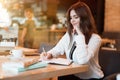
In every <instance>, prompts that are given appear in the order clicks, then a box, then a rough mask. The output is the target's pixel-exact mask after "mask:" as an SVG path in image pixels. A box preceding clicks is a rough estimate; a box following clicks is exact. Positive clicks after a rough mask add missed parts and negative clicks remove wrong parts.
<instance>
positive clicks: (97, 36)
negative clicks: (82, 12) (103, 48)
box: [92, 33, 101, 40]
mask: <svg viewBox="0 0 120 80" xmlns="http://www.w3.org/2000/svg"><path fill="white" fill-rule="evenodd" d="M92 37H93V38H97V39H99V40H101V36H100V35H99V34H96V33H93V34H92Z"/></svg>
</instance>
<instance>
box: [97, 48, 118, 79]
mask: <svg viewBox="0 0 120 80" xmlns="http://www.w3.org/2000/svg"><path fill="white" fill-rule="evenodd" d="M99 64H100V66H101V69H102V70H103V73H104V79H105V80H106V78H108V77H109V78H110V77H111V76H112V78H113V76H114V77H115V75H113V74H117V73H120V51H111V50H100V52H99ZM108 80H109V79H108ZM110 80H111V79H110ZM113 80H114V79H113Z"/></svg>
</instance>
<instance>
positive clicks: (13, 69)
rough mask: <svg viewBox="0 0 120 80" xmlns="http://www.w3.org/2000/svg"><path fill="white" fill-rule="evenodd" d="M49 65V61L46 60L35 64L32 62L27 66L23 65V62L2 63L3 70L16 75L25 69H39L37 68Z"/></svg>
mask: <svg viewBox="0 0 120 80" xmlns="http://www.w3.org/2000/svg"><path fill="white" fill-rule="evenodd" d="M46 66H47V63H44V62H37V63H35V64H32V65H30V66H27V67H23V66H22V65H21V64H19V63H14V62H13V63H11V65H10V63H9V65H8V64H3V65H2V70H3V71H4V72H5V73H6V74H8V73H10V75H12V74H13V75H15V74H18V73H19V72H23V71H27V70H32V69H37V68H43V67H46Z"/></svg>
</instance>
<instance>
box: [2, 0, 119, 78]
mask: <svg viewBox="0 0 120 80" xmlns="http://www.w3.org/2000/svg"><path fill="white" fill-rule="evenodd" d="M77 1H82V2H85V3H86V4H87V5H88V6H89V7H90V9H91V11H92V14H93V17H94V19H95V23H96V27H97V30H98V34H99V35H100V36H101V38H102V44H101V47H100V50H99V55H98V56H99V64H100V66H101V69H102V70H103V72H104V79H105V80H117V79H115V78H116V76H117V75H119V73H120V62H119V61H120V26H119V25H120V0H0V3H1V4H0V9H1V5H2V6H4V7H2V8H4V9H6V11H7V13H8V14H9V16H10V20H11V24H10V26H9V27H8V32H5V31H3V32H2V27H1V23H2V21H0V27H1V28H0V80H57V77H58V76H59V75H60V74H62V75H67V74H68V73H67V72H69V73H70V70H73V72H75V73H77V70H78V69H80V70H81V71H82V70H83V71H84V69H85V68H86V67H85V68H84V69H82V68H76V67H75V68H76V70H75V69H74V68H72V69H69V70H66V72H64V71H65V70H64V68H63V71H60V72H57V73H54V71H53V73H52V72H48V73H46V74H45V72H44V70H48V71H49V69H44V68H40V70H38V71H37V70H36V69H34V70H29V72H27V71H24V72H22V73H17V74H15V75H11V74H12V73H13V71H12V70H9V71H8V73H9V74H10V75H7V74H6V73H5V74H4V71H3V73H2V63H3V62H5V61H6V58H8V57H9V55H11V53H10V51H11V50H12V49H22V50H23V53H24V56H27V57H28V56H29V57H30V56H32V57H35V56H37V57H38V56H39V54H40V53H41V52H42V51H43V47H44V48H45V50H46V51H48V50H50V49H51V48H53V47H54V46H55V44H56V43H57V42H58V41H59V40H60V39H61V37H62V36H63V35H64V34H65V32H66V30H67V25H66V12H67V9H68V8H69V7H70V6H71V5H72V4H74V3H76V2H77ZM26 8H31V9H32V10H33V12H34V18H35V19H36V26H35V27H34V29H35V34H34V35H33V36H34V42H33V48H32V49H29V48H24V47H23V46H22V44H21V40H20V37H21V35H22V31H23V28H24V26H23V25H22V24H23V23H24V20H25V16H24V10H25V9H26ZM1 14H2V13H1V10H0V16H1ZM31 34H32V33H31ZM60 57H64V58H65V55H63V56H60ZM36 59H37V58H35V60H32V61H33V62H34V63H35V62H37V61H38V60H36ZM7 61H8V60H7ZM13 61H14V60H13ZM44 66H45V65H44ZM56 66H57V65H56ZM58 67H59V66H58ZM54 68H57V67H54ZM60 68H61V67H59V69H60ZM6 69H8V68H6ZM42 69H43V70H42ZM61 69H62V68H61ZM51 70H52V69H51ZM6 71H7V70H6ZM40 71H41V73H40ZM58 71H59V70H58ZM35 72H36V73H35ZM34 74H36V76H35V75H34ZM72 74H73V73H72ZM4 75H7V76H4ZM30 76H31V77H30ZM119 76H120V75H119ZM21 77H23V78H21Z"/></svg>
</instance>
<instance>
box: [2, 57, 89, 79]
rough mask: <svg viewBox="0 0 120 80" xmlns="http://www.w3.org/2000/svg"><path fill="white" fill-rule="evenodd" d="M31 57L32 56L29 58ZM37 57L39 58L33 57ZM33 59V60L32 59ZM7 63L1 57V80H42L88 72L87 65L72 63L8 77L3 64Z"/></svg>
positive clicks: (49, 65)
mask: <svg viewBox="0 0 120 80" xmlns="http://www.w3.org/2000/svg"><path fill="white" fill-rule="evenodd" d="M29 57H30V56H29ZM32 57H37V56H32ZM32 57H31V58H32ZM5 61H6V58H5V57H2V56H0V80H16V79H17V80H40V79H44V78H52V77H58V76H63V75H69V74H75V73H82V72H85V71H87V70H88V66H87V65H78V64H75V63H72V64H71V65H69V66H63V65H55V64H48V65H47V66H46V67H44V68H38V69H34V70H29V71H24V72H20V73H18V74H16V75H10V76H6V74H4V72H3V71H2V68H1V64H2V63H3V62H5Z"/></svg>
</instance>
